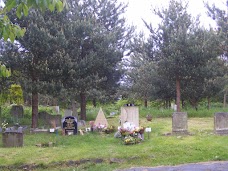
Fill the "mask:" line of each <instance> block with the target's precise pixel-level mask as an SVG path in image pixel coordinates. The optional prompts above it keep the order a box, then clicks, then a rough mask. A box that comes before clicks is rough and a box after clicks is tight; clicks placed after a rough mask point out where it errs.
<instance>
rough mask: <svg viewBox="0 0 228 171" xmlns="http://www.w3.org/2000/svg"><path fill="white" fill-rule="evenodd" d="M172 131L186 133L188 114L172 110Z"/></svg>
mask: <svg viewBox="0 0 228 171" xmlns="http://www.w3.org/2000/svg"><path fill="white" fill-rule="evenodd" d="M172 132H173V133H184V134H186V133H188V115H187V113H186V112H174V113H173V116H172Z"/></svg>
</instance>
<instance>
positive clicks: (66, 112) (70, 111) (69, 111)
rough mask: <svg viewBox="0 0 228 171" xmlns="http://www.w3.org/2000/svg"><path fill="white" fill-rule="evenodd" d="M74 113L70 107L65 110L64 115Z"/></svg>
mask: <svg viewBox="0 0 228 171" xmlns="http://www.w3.org/2000/svg"><path fill="white" fill-rule="evenodd" d="M72 114H73V111H72V110H70V109H65V111H64V116H65V117H67V116H72Z"/></svg>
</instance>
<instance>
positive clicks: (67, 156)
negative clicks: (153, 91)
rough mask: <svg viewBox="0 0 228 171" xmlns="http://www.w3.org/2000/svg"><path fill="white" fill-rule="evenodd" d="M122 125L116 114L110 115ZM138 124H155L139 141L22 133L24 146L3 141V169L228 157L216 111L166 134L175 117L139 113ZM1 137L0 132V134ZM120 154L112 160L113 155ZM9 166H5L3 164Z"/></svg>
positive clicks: (107, 136) (127, 164) (226, 138)
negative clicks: (177, 132)
mask: <svg viewBox="0 0 228 171" xmlns="http://www.w3.org/2000/svg"><path fill="white" fill-rule="evenodd" d="M108 122H109V124H115V125H116V126H117V125H118V118H110V119H108ZM140 125H142V126H148V127H151V128H152V132H151V133H150V135H149V137H148V134H147V133H145V140H144V141H143V142H142V143H140V144H136V145H129V146H127V145H124V144H123V143H122V141H121V139H118V138H114V137H113V134H103V133H98V132H94V133H88V134H85V135H84V136H82V135H76V136H62V135H56V134H50V133H42V134H30V133H27V134H25V135H24V147H21V148H2V142H0V151H1V152H0V170H1V167H2V166H10V167H12V168H16V169H17V170H19V169H20V168H21V165H32V164H36V165H38V166H37V167H36V169H35V170H56V171H57V170H64V171H68V170H69V171H70V170H80V171H81V170H86V171H90V170H91V171H92V170H93V171H96V170H97V171H100V170H105V171H109V170H116V169H123V168H130V167H134V166H159V165H177V164H183V163H192V162H205V161H217V160H228V153H227V151H228V145H227V144H228V136H218V135H215V134H214V133H213V129H214V127H213V126H214V123H213V118H212V117H207V118H189V119H188V130H189V132H190V133H191V134H192V135H183V136H178V135H176V136H174V135H173V136H164V135H163V134H165V133H169V132H171V130H172V119H171V118H168V117H167V118H154V119H153V120H152V122H148V121H146V119H144V118H141V119H140ZM0 138H1V135H0ZM50 141H51V142H54V143H55V145H54V146H53V147H45V148H44V147H37V146H35V145H36V144H38V143H48V142H50ZM112 158H116V159H119V160H122V162H121V163H112V164H110V159H112ZM82 159H90V160H92V159H102V162H101V163H98V164H94V162H85V163H83V164H80V165H70V166H69V165H68V164H67V163H68V162H69V161H80V160H82ZM4 168H6V167H4Z"/></svg>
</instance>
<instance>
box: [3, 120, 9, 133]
mask: <svg viewBox="0 0 228 171" xmlns="http://www.w3.org/2000/svg"><path fill="white" fill-rule="evenodd" d="M7 125H8V123H7V122H6V120H4V121H3V122H2V132H5V130H6V128H7Z"/></svg>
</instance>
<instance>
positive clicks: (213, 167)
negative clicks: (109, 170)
mask: <svg viewBox="0 0 228 171" xmlns="http://www.w3.org/2000/svg"><path fill="white" fill-rule="evenodd" d="M121 171H228V161H222V162H206V163H192V164H183V165H177V166H159V167H137V168H130V169H124V170H121Z"/></svg>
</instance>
